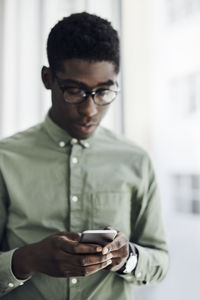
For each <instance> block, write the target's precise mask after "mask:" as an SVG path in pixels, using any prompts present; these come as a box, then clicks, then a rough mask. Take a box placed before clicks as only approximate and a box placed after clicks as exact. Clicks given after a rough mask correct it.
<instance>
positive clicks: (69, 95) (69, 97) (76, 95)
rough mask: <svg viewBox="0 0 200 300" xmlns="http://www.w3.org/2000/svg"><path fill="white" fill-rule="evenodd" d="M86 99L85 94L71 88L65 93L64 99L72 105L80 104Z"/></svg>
mask: <svg viewBox="0 0 200 300" xmlns="http://www.w3.org/2000/svg"><path fill="white" fill-rule="evenodd" d="M84 97H85V92H84V91H83V90H82V89H79V88H76V87H69V88H67V89H65V91H64V99H65V100H66V101H67V102H70V103H78V102H81V101H82V100H83V98H84Z"/></svg>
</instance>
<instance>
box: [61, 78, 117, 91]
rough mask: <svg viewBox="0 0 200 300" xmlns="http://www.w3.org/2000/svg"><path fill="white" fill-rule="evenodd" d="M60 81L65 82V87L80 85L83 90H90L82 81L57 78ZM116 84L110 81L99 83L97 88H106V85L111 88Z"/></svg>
mask: <svg viewBox="0 0 200 300" xmlns="http://www.w3.org/2000/svg"><path fill="white" fill-rule="evenodd" d="M56 78H57V79H58V80H59V81H61V82H63V85H65V84H77V85H79V86H80V87H83V88H87V89H88V88H89V87H88V85H87V84H85V83H83V82H81V81H78V80H73V79H61V78H58V77H56ZM114 84H115V81H113V80H111V79H109V80H107V81H105V82H99V83H97V85H96V86H95V87H100V86H104V85H108V86H111V85H114Z"/></svg>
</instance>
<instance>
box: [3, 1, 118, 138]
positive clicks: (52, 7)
mask: <svg viewBox="0 0 200 300" xmlns="http://www.w3.org/2000/svg"><path fill="white" fill-rule="evenodd" d="M84 10H86V11H88V12H92V13H96V14H97V15H100V16H102V17H105V18H107V19H109V20H110V21H112V23H113V24H114V26H115V27H116V28H117V29H120V0H117V1H116V0H101V1H99V0H73V1H72V0H59V1H56V0H28V1H27V0H1V1H0V43H1V44H0V137H5V136H8V135H10V134H13V133H15V132H17V131H19V130H23V129H25V128H27V127H30V126H32V125H34V124H36V123H38V122H40V121H41V120H43V118H44V116H45V114H46V112H47V110H48V108H49V107H50V92H49V91H46V90H45V89H44V88H43V86H42V83H41V79H40V70H41V67H42V65H43V64H47V59H46V40H47V36H48V33H49V31H50V29H51V27H52V26H53V25H54V24H55V23H56V22H57V21H58V20H59V19H62V18H63V17H64V16H68V15H69V14H71V13H75V12H80V11H84ZM121 112H122V110H121V101H120V99H118V100H117V101H116V103H114V105H113V107H112V109H111V110H110V112H109V114H108V116H107V117H106V118H105V120H104V125H105V126H107V127H110V128H112V129H114V130H116V131H118V132H120V131H121V128H122V126H121V121H122V117H121Z"/></svg>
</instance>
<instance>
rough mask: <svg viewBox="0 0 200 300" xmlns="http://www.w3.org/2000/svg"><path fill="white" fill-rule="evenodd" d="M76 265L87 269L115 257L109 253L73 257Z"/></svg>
mask: <svg viewBox="0 0 200 300" xmlns="http://www.w3.org/2000/svg"><path fill="white" fill-rule="evenodd" d="M71 257H72V258H71V260H72V259H73V262H74V264H76V265H79V266H82V267H85V266H90V265H91V266H92V265H97V264H100V263H103V262H106V261H108V260H111V259H112V257H113V255H112V253H109V254H107V255H71Z"/></svg>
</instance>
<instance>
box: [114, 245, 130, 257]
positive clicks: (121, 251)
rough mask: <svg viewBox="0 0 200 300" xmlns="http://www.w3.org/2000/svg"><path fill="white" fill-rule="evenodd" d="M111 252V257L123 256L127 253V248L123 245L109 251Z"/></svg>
mask: <svg viewBox="0 0 200 300" xmlns="http://www.w3.org/2000/svg"><path fill="white" fill-rule="evenodd" d="M109 253H112V256H113V258H124V257H127V256H128V255H129V249H128V248H127V246H126V245H125V246H124V247H122V248H120V249H119V250H116V251H112V252H109Z"/></svg>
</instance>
